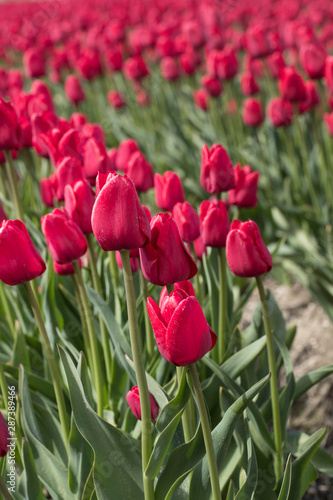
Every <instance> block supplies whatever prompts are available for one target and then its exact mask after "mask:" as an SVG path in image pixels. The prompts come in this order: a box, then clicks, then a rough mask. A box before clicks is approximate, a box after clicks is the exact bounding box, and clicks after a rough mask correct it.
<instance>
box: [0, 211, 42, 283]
mask: <svg viewBox="0 0 333 500" xmlns="http://www.w3.org/2000/svg"><path fill="white" fill-rule="evenodd" d="M45 269H46V265H45V262H44V261H43V259H42V257H41V256H40V255H39V253H38V251H37V249H36V248H35V246H34V244H33V242H32V241H31V238H30V236H29V233H28V231H27V228H26V227H25V225H24V223H23V222H22V221H20V220H4V221H2V223H1V225H0V280H1V281H3V282H4V283H6V285H10V286H14V285H19V284H20V283H25V282H26V281H30V280H33V279H34V278H37V276H40V275H41V274H43V272H44V271H45Z"/></svg>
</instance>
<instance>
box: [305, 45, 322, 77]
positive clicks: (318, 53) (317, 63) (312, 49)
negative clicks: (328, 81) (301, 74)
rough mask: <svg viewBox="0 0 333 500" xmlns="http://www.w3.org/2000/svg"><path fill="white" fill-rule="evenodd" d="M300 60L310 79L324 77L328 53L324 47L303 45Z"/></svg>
mask: <svg viewBox="0 0 333 500" xmlns="http://www.w3.org/2000/svg"><path fill="white" fill-rule="evenodd" d="M299 59H300V62H301V65H302V68H303V69H304V71H305V72H306V73H307V74H308V76H309V77H310V78H312V79H317V78H322V77H323V76H324V72H325V59H326V53H325V51H324V49H323V48H322V47H320V46H319V45H315V44H314V43H307V44H304V45H302V46H301V49H300V53H299Z"/></svg>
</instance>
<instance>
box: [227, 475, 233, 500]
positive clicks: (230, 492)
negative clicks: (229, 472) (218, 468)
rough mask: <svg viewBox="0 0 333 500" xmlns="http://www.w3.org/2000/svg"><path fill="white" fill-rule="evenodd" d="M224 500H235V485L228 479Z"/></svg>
mask: <svg viewBox="0 0 333 500" xmlns="http://www.w3.org/2000/svg"><path fill="white" fill-rule="evenodd" d="M226 500H235V485H234V483H233V481H232V479H230V483H229V488H228V492H227V496H226Z"/></svg>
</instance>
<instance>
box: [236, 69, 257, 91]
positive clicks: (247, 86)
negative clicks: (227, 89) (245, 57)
mask: <svg viewBox="0 0 333 500" xmlns="http://www.w3.org/2000/svg"><path fill="white" fill-rule="evenodd" d="M240 86H241V90H242V92H243V94H244V95H246V96H250V95H254V94H256V93H257V92H259V91H260V89H259V87H258V85H257V82H256V81H255V79H254V76H253V75H252V73H250V72H249V71H248V72H247V73H243V74H242V75H241V78H240Z"/></svg>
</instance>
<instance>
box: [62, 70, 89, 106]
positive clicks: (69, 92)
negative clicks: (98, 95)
mask: <svg viewBox="0 0 333 500" xmlns="http://www.w3.org/2000/svg"><path fill="white" fill-rule="evenodd" d="M65 94H66V96H67V99H68V100H69V101H71V102H72V103H73V104H75V105H77V104H79V102H82V101H84V100H85V98H86V96H85V93H84V91H83V89H82V86H81V83H80V80H79V79H78V77H77V76H76V75H68V76H67V78H66V80H65Z"/></svg>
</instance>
